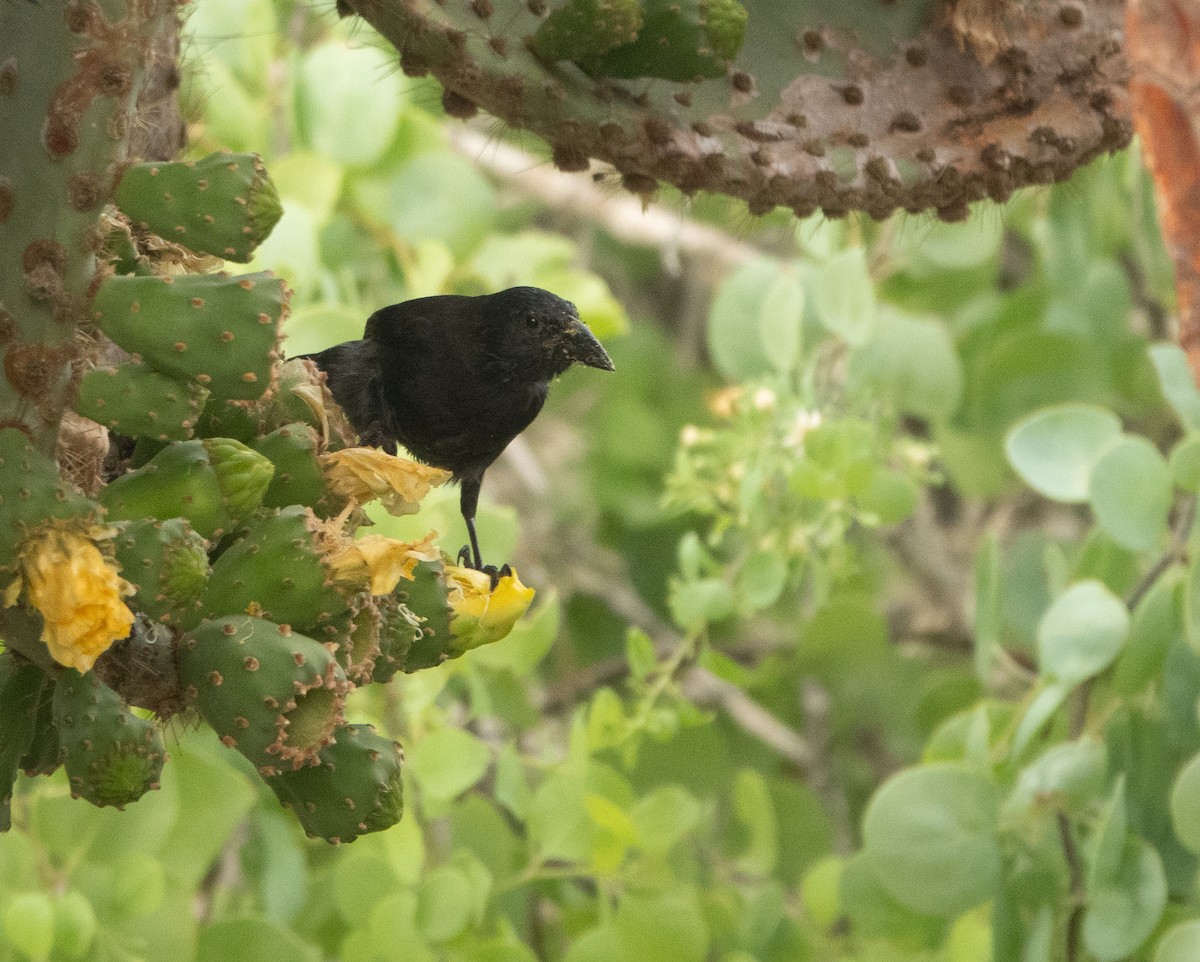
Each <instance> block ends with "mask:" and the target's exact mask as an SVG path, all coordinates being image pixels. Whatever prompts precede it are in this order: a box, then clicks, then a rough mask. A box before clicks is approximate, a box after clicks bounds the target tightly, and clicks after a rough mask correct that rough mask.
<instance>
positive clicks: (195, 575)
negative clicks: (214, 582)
mask: <svg viewBox="0 0 1200 962" xmlns="http://www.w3.org/2000/svg"><path fill="white" fill-rule="evenodd" d="M116 558H117V561H118V562H119V563H120V565H121V576H122V577H123V578H124V579H125V580H126V581H129V582H131V583H132V584H133V585H134V586H135V587H136V588H137V594H136V595H134V597H133V599H132V606H133V607H134V608H136V609H137V610H138V611H141V612H143V613H144V614H146V615H147V616H149V617H150V618H153V619H154V620H155V621H161V622H163V623H165V624H173V625H181V626H183V627H191V626H192V624H193V623H194V621H195V619H196V618H197V617H198V612H199V607H200V604H199V602H200V595H201V594H203V592H204V586H205V584H207V582H208V574H209V565H208V546H207V545H206V544H205V542H204V539H203V538H201V537H200V535H198V534H196V532H195V531H193V530H192V529H191V526H190V525H189V524H188V523H187V522H186V521H185V520H184V519H183V518H170V519H168V520H166V521H158V520H155V519H153V518H143V519H142V520H140V521H131V522H129V523H128V524H127V525H125V527H124V528H123V529H122V531H121V533H120V534H119V535H118V536H117V539H116Z"/></svg>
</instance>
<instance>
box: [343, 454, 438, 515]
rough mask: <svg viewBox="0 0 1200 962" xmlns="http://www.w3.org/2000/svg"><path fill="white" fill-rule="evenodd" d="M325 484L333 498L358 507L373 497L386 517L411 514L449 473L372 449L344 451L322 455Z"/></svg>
mask: <svg viewBox="0 0 1200 962" xmlns="http://www.w3.org/2000/svg"><path fill="white" fill-rule="evenodd" d="M321 464H322V466H323V467H324V469H325V481H326V482H327V483H328V485H329V490H330V491H332V492H333V493H334V494H335V495H337V496H339V497H342V498H347V499H352V500H354V501H357V502H358V503H359V504H364V503H366V502H367V501H374V500H375V499H376V498H378V499H379V502H380V503H381V504H382V505H383V506H384V508H385V509H387V512H388V514H394V515H403V514H414V513H415V512H416V510H417V506H418V505H419V504H420V501H421V499H422V498H424V497H425V495H427V494H428V493H429V489H430V488H436V487H437V486H438V485H440V484H445V483H446V482H447V481H449V480H450V472H449V471H443V470H442V469H441V468H431V467H429V466H428V465H425V464H418V463H417V462H416V461H409V460H408V459H407V458H398V457H396V456H395V455H392V454H385V453H384V452H383V451H377V450H376V449H374V448H346V449H344V450H342V451H334V452H333V453H331V454H323V455H321Z"/></svg>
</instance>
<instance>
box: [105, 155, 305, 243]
mask: <svg viewBox="0 0 1200 962" xmlns="http://www.w3.org/2000/svg"><path fill="white" fill-rule="evenodd" d="M116 202H117V206H118V207H120V208H121V210H122V211H123V212H124V213H125V214H127V215H128V216H129V217H130V218H131V219H132V220H134V221H136V222H137V223H138V224H139V225H140V226H141V227H142V228H144V229H147V230H152V231H154V233H156V234H158V235H159V236H160V237H165V238H167V239H168V240H172V241H175V242H176V243H178V244H183V245H184V246H185V247H187V248H188V249H189V250H193V251H195V252H196V253H198V254H212V255H214V256H216V257H223V258H225V259H226V260H231V261H238V262H239V263H243V264H244V263H246V262H247V261H249V260H250V258H251V256H252V255H253V253H254V249H255V248H256V247H257V246H258V245H259V244H261V243H262V242H263V240H264V239H265V238H266V236H267V235H268V234H269V233H271V228H273V227H274V226H275V225H276V224H277V223H278V222H279V218H280V216H282V214H283V208H282V207H281V206H280V203H279V194H278V193H277V192H276V191H275V185H274V184H272V183H271V178H270V177H268V176H267V171H266V168H264V167H263V164H262V159H261V158H260V157H259V156H258V155H257V154H231V153H228V152H226V151H222V152H220V153H215V154H209V155H208V156H207V157H205V158H204V159H203V160H181V161H176V162H174V163H148V164H136V165H134V166H132V167H130V168H128V169H127V170H126V171H125V172H124V174H122V175H121V182H120V183H119V184H118V185H117V194H116Z"/></svg>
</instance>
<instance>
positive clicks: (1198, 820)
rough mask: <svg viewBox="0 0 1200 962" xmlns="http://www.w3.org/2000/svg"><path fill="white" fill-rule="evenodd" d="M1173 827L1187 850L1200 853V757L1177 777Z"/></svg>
mask: <svg viewBox="0 0 1200 962" xmlns="http://www.w3.org/2000/svg"><path fill="white" fill-rule="evenodd" d="M1171 827H1172V828H1173V829H1174V830H1175V837H1176V838H1177V839H1179V841H1180V842H1182V843H1183V845H1184V847H1185V848H1188V849H1190V850H1191V851H1193V852H1200V755H1193V756H1192V758H1191V759H1189V760H1188V762H1187V763H1186V764H1185V765H1184V766H1183V768H1181V769H1180V770H1179V774H1178V775H1176V776H1175V784H1174V785H1173V786H1172V787H1171Z"/></svg>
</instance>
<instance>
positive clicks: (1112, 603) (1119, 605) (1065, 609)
mask: <svg viewBox="0 0 1200 962" xmlns="http://www.w3.org/2000/svg"><path fill="white" fill-rule="evenodd" d="M1128 636H1129V611H1128V610H1127V609H1126V607H1125V604H1124V603H1123V602H1122V601H1121V599H1120V598H1118V597H1117V596H1116V595H1114V594H1113V593H1112V592H1111V591H1109V590H1108V588H1106V587H1105V586H1104V585H1103V584H1101V583H1100V582H1099V581H1080V582H1078V583H1077V584H1074V585H1072V586H1071V587H1070V588H1068V589H1067V590H1066V591H1064V592H1063V593H1062V594H1061V595H1059V596H1058V598H1056V599H1055V600H1054V603H1053V604H1052V605H1051V606H1050V608H1049V610H1047V611H1046V613H1045V614H1044V615H1043V616H1042V620H1041V621H1040V622H1039V623H1038V631H1037V643H1038V664H1039V665H1040V667H1041V671H1042V674H1044V675H1047V676H1049V677H1051V678H1055V679H1057V680H1059V681H1063V682H1066V683H1068V684H1078V683H1079V682H1081V681H1083V680H1084V679H1085V678H1091V677H1092V676H1093V675H1095V674H1098V673H1099V672H1101V671H1103V670H1104V669H1105V668H1107V667H1108V666H1109V664H1111V662H1112V660H1113V659H1114V658H1116V657H1117V655H1118V654H1119V653H1120V651H1121V646H1122V645H1124V644H1125V639H1126V638H1127V637H1128Z"/></svg>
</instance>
